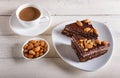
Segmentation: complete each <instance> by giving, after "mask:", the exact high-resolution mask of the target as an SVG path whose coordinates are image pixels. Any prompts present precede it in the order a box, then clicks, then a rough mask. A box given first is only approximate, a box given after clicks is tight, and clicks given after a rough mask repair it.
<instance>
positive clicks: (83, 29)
mask: <svg viewBox="0 0 120 78" xmlns="http://www.w3.org/2000/svg"><path fill="white" fill-rule="evenodd" d="M62 34H64V35H67V36H69V37H72V36H73V35H81V36H83V37H86V38H91V39H93V38H95V39H97V37H98V32H97V30H96V29H95V28H93V26H92V24H91V21H90V20H89V19H86V20H83V21H77V22H75V23H72V24H69V25H66V26H65V28H64V29H63V30H62Z"/></svg>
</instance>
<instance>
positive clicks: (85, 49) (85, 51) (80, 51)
mask: <svg viewBox="0 0 120 78" xmlns="http://www.w3.org/2000/svg"><path fill="white" fill-rule="evenodd" d="M71 46H72V48H73V49H74V50H75V53H76V54H77V56H78V58H79V61H80V62H85V61H88V60H90V59H93V58H96V57H99V56H101V55H103V54H105V53H107V51H108V49H109V47H110V43H108V42H107V41H100V40H98V39H87V38H84V37H81V36H79V35H74V36H72V38H71Z"/></svg>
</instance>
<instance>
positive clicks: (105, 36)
mask: <svg viewBox="0 0 120 78" xmlns="http://www.w3.org/2000/svg"><path fill="white" fill-rule="evenodd" d="M73 22H75V21H70V22H66V23H63V24H60V25H58V26H57V27H55V28H54V29H53V32H52V40H53V45H54V47H55V49H56V51H57V53H58V55H59V56H60V57H61V58H62V59H63V60H64V61H65V62H66V63H68V64H70V65H71V66H74V67H76V68H78V69H81V70H85V71H95V70H97V69H99V68H101V67H103V66H104V65H105V64H106V63H107V62H108V60H109V59H110V57H111V55H112V50H113V39H112V35H111V32H110V30H109V28H108V27H107V26H106V25H105V24H103V23H100V22H97V21H92V25H93V27H94V28H96V29H97V30H98V32H99V39H101V40H107V41H109V42H110V49H109V50H108V52H107V53H106V54H104V55H102V56H100V57H97V58H94V59H92V60H89V61H87V62H79V59H78V57H77V55H76V54H75V52H74V50H73V49H72V47H71V38H70V37H67V36H65V35H63V34H62V33H61V31H62V30H63V29H64V27H65V25H67V24H70V23H73Z"/></svg>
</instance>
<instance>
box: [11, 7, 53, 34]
mask: <svg viewBox="0 0 120 78" xmlns="http://www.w3.org/2000/svg"><path fill="white" fill-rule="evenodd" d="M43 16H47V17H48V19H49V20H48V21H45V22H42V23H40V25H39V26H33V27H32V26H31V27H29V28H25V27H23V26H22V24H20V23H19V21H18V20H17V17H16V15H15V12H14V13H13V14H12V15H11V17H10V19H9V25H10V28H11V29H12V30H13V31H14V32H15V33H16V34H19V35H23V36H36V35H39V34H42V33H43V32H45V31H46V30H47V29H48V28H49V26H50V24H51V16H50V14H49V12H48V11H47V10H45V9H43Z"/></svg>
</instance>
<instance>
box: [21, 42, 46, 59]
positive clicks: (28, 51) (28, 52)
mask: <svg viewBox="0 0 120 78" xmlns="http://www.w3.org/2000/svg"><path fill="white" fill-rule="evenodd" d="M47 47H48V45H47V44H46V42H45V41H44V40H40V41H37V40H31V41H29V42H28V43H27V44H25V46H24V47H23V52H24V56H25V57H27V58H31V59H32V58H37V57H39V56H41V55H43V54H44V53H45V52H46V51H47Z"/></svg>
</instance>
